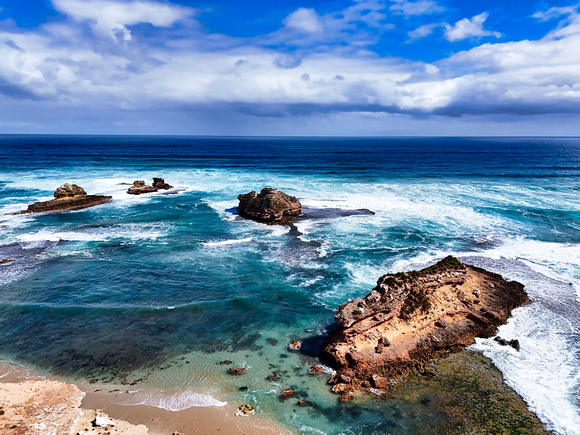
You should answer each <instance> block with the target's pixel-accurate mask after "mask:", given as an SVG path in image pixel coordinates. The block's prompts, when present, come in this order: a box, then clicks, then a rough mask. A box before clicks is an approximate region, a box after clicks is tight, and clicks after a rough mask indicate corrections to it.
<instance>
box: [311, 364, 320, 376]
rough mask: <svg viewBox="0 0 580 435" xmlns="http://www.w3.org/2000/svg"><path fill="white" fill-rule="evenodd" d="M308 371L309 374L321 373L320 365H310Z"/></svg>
mask: <svg viewBox="0 0 580 435" xmlns="http://www.w3.org/2000/svg"><path fill="white" fill-rule="evenodd" d="M308 373H310V374H311V375H318V374H320V373H322V367H320V366H316V365H311V366H310V368H309V369H308Z"/></svg>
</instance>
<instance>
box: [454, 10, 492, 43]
mask: <svg viewBox="0 0 580 435" xmlns="http://www.w3.org/2000/svg"><path fill="white" fill-rule="evenodd" d="M488 16H489V14H488V13H487V12H483V13H481V14H479V15H476V16H474V17H473V18H471V19H469V18H464V19H462V20H459V21H458V22H457V23H455V25H453V26H450V25H449V24H447V25H446V26H445V28H446V30H445V38H446V39H447V40H448V41H450V42H456V41H461V40H463V39H467V38H471V37H482V36H494V37H496V38H500V37H501V33H499V32H491V31H489V30H485V29H484V28H483V23H484V22H485V20H487V17H488Z"/></svg>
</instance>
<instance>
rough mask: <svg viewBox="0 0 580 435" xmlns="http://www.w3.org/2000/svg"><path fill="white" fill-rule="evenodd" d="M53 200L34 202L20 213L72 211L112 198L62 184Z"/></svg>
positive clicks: (72, 185) (74, 185)
mask: <svg viewBox="0 0 580 435" xmlns="http://www.w3.org/2000/svg"><path fill="white" fill-rule="evenodd" d="M54 198H55V199H52V200H50V201H41V202H35V203H34V204H31V205H29V206H28V209H26V210H24V211H21V212H20V213H21V214H23V213H43V212H47V211H61V210H74V209H80V208H86V207H92V206H94V205H99V204H104V203H105V202H108V201H110V200H111V199H113V197H112V196H104V195H87V193H86V192H85V190H84V189H83V188H82V187H80V186H77V185H76V184H68V183H65V184H63V185H62V186H60V187H59V188H57V189H56V190H55V191H54Z"/></svg>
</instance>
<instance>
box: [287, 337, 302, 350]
mask: <svg viewBox="0 0 580 435" xmlns="http://www.w3.org/2000/svg"><path fill="white" fill-rule="evenodd" d="M300 349H302V343H300V341H299V340H292V342H291V343H290V344H289V345H288V350H292V351H294V352H296V351H299V350H300Z"/></svg>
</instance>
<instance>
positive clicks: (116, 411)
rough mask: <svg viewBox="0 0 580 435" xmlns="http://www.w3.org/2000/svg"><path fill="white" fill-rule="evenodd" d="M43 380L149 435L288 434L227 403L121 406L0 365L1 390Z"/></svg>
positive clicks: (109, 395) (105, 394) (108, 397)
mask: <svg viewBox="0 0 580 435" xmlns="http://www.w3.org/2000/svg"><path fill="white" fill-rule="evenodd" d="M47 380H50V381H56V382H59V383H62V384H66V385H74V386H76V387H78V388H79V389H80V390H81V391H82V392H83V393H84V394H85V396H84V397H83V398H82V401H81V404H80V409H81V410H83V412H84V413H85V414H87V415H89V416H93V415H95V414H102V413H103V412H104V413H105V414H107V416H108V417H110V418H111V419H113V420H114V421H117V422H118V423H121V424H122V423H123V422H127V423H130V424H131V425H135V426H138V425H145V426H146V427H147V429H148V432H147V433H148V434H149V435H171V434H173V433H179V434H180V435H189V434H199V433H204V434H205V433H210V434H211V433H222V434H223V433H225V434H228V435H229V434H232V435H237V434H240V435H241V434H263V435H268V434H280V435H289V434H291V433H292V432H290V431H288V430H287V429H285V428H283V427H280V426H277V425H276V424H275V423H274V422H272V421H270V420H269V419H268V418H267V417H266V416H263V415H260V414H254V415H250V416H248V417H238V416H235V415H234V414H235V411H236V410H237V406H235V405H232V404H229V403H228V404H226V405H224V406H208V407H201V406H193V407H191V408H187V409H184V410H181V411H170V410H167V409H163V408H157V407H154V406H147V405H124V404H120V403H116V402H115V401H113V400H112V399H113V398H114V397H118V395H117V394H114V393H115V392H114V391H105V390H102V389H98V388H97V389H96V390H97V391H95V386H93V385H89V384H85V383H77V382H71V381H69V380H66V381H64V380H61V379H57V378H54V377H49V376H43V375H40V374H38V373H35V372H33V371H31V370H29V369H26V368H24V367H20V366H18V365H16V364H12V363H10V362H7V361H2V362H0V385H1V386H2V387H4V388H5V387H6V386H7V385H8V386H9V385H10V384H14V385H18V384H19V383H21V382H25V381H33V382H34V381H38V382H39V383H40V382H42V381H47ZM110 387H112V386H110ZM121 387H122V386H121ZM8 389H10V387H8ZM15 433H16V432H15ZM18 433H19V432H18ZM139 433H142V432H139Z"/></svg>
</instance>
